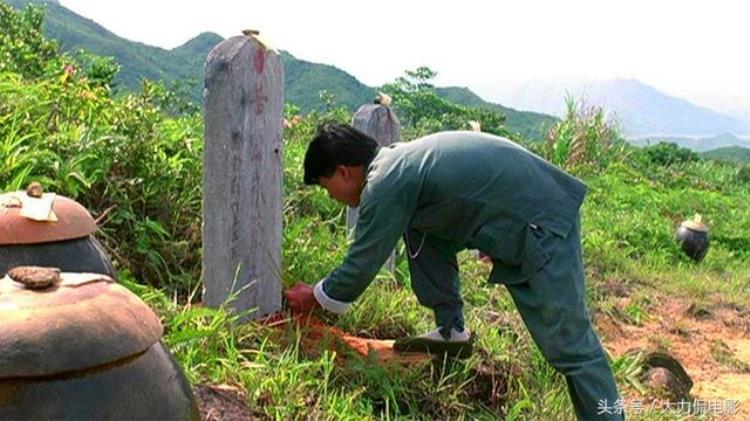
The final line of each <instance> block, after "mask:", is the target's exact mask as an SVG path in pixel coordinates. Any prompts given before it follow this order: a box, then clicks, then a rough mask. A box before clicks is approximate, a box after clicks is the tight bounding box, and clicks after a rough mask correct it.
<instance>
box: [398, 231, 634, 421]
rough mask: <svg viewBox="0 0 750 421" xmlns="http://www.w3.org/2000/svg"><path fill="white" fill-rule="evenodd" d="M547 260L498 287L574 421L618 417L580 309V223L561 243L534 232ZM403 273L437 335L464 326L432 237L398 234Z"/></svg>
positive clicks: (452, 273) (454, 272)
mask: <svg viewBox="0 0 750 421" xmlns="http://www.w3.org/2000/svg"><path fill="white" fill-rule="evenodd" d="M534 235H535V236H536V238H537V240H538V241H540V242H541V243H542V245H543V246H544V248H545V250H546V251H547V252H548V253H549V255H550V260H549V261H548V262H547V263H546V264H545V266H544V267H543V268H542V269H541V270H540V271H539V272H538V273H536V274H535V275H534V276H533V277H531V279H529V280H527V281H526V282H523V283H520V284H513V285H506V287H507V288H508V291H509V292H510V294H511V296H512V298H513V301H514V302H515V304H516V308H518V311H519V313H520V314H521V317H522V318H523V321H524V323H525V324H526V327H527V328H528V330H529V332H530V333H531V336H532V338H533V339H534V341H535V342H536V344H537V346H538V347H539V349H540V351H541V352H542V354H543V355H544V357H545V358H546V360H547V361H548V362H549V363H550V364H551V365H552V366H553V367H554V368H555V369H556V370H557V371H558V372H560V373H561V374H563V375H564V376H565V380H566V382H567V385H568V393H569V395H570V399H571V401H572V403H573V407H574V409H575V412H576V416H577V417H578V419H579V420H609V419H613V420H621V419H624V414H621V413H620V414H617V413H613V412H614V411H612V410H611V408H612V407H613V405H614V404H615V402H616V401H617V400H618V399H619V397H618V393H617V386H616V385H615V380H614V377H613V375H612V369H611V368H610V366H609V363H608V362H607V358H606V356H605V353H604V350H603V349H602V346H601V344H600V343H599V339H598V337H597V336H596V333H595V332H594V330H593V328H592V325H591V321H590V318H589V313H588V309H587V307H586V291H585V286H584V271H583V260H582V257H581V239H580V221H578V222H577V223H576V226H575V227H574V229H573V232H571V233H570V235H569V236H568V237H567V238H562V237H559V236H557V235H555V234H553V233H549V232H545V230H544V229H543V228H541V227H540V228H537V229H535V230H534ZM405 243H406V247H407V252H408V253H409V257H410V259H409V271H410V274H411V284H412V289H413V290H414V293H415V294H416V296H417V299H418V300H419V302H420V304H422V305H424V306H426V307H428V308H430V309H432V310H433V312H434V313H435V319H436V322H437V325H438V326H439V327H441V329H442V331H444V332H449V331H450V328H451V327H453V328H457V329H459V330H462V329H463V328H464V319H463V311H462V309H463V301H462V299H461V294H460V290H459V287H460V285H459V278H458V264H457V261H456V256H455V254H453V255H451V253H446V252H445V251H444V250H445V247H443V246H444V245H443V244H441V243H440V241H439V240H437V239H434V238H432V237H430V236H429V235H428V236H424V234H420V233H418V232H416V231H410V232H408V233H407V235H406V236H405Z"/></svg>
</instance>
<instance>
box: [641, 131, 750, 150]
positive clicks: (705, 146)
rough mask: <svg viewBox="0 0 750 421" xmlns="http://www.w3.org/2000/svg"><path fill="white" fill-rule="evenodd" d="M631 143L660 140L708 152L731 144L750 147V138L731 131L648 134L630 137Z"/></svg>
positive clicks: (648, 142) (642, 144) (645, 143)
mask: <svg viewBox="0 0 750 421" xmlns="http://www.w3.org/2000/svg"><path fill="white" fill-rule="evenodd" d="M629 141H630V143H633V144H634V145H638V146H645V145H654V144H657V143H659V142H670V143H676V144H678V145H680V146H682V147H684V148H689V149H692V150H694V151H696V152H706V151H710V150H713V149H718V148H725V147H729V146H739V147H746V148H750V140H748V139H742V138H739V137H737V136H734V135H732V134H730V133H724V134H721V135H718V136H709V137H672V136H646V137H640V138H632V139H629Z"/></svg>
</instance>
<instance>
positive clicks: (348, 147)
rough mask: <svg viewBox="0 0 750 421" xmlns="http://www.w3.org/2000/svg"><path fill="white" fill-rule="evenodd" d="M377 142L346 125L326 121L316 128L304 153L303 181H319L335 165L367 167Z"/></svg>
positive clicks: (334, 168)
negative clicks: (315, 132) (316, 131)
mask: <svg viewBox="0 0 750 421" xmlns="http://www.w3.org/2000/svg"><path fill="white" fill-rule="evenodd" d="M377 149H378V142H376V141H375V139H373V138H371V137H370V136H368V135H366V134H364V133H362V132H361V131H359V130H357V129H355V128H354V127H352V126H350V125H348V124H337V123H326V124H324V125H323V126H321V127H320V128H319V129H318V133H317V134H316V135H315V137H314V138H313V140H312V142H310V145H308V147H307V153H305V178H304V182H305V184H308V185H309V184H318V179H319V178H320V177H330V176H332V175H333V173H334V172H335V171H336V166H337V165H347V166H353V167H356V166H358V165H363V166H365V167H366V166H367V165H369V163H370V162H371V161H372V159H373V158H374V157H375V153H376V152H377Z"/></svg>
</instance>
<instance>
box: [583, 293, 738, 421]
mask: <svg viewBox="0 0 750 421" xmlns="http://www.w3.org/2000/svg"><path fill="white" fill-rule="evenodd" d="M653 302H656V303H660V304H659V305H657V306H653V307H651V308H649V309H648V314H649V318H648V319H647V320H646V321H644V322H643V323H642V324H641V325H632V324H628V323H625V322H623V321H620V320H617V319H616V318H614V317H611V316H609V315H598V317H597V318H596V320H595V322H596V325H597V330H598V331H599V334H600V335H601V337H602V342H603V343H604V346H605V348H607V350H608V351H609V352H610V353H611V354H612V355H613V356H620V355H624V354H626V353H629V352H632V351H633V350H636V349H641V350H652V351H663V352H666V353H669V354H670V355H671V356H673V357H674V358H675V359H677V360H678V361H679V362H680V363H681V364H682V365H683V366H684V368H685V370H686V371H687V373H688V375H689V376H690V378H691V379H692V381H693V382H694V387H693V388H692V390H691V391H690V395H691V396H692V398H693V399H694V400H695V401H704V402H714V404H720V405H722V406H726V407H729V406H732V407H733V411H734V415H733V416H734V417H737V418H736V419H750V370H747V369H746V368H747V367H748V366H750V332H748V329H747V326H748V323H750V314H748V312H747V311H745V309H744V308H738V307H732V306H724V305H715V306H703V305H701V306H698V305H696V304H695V303H692V302H690V301H689V300H687V299H678V298H667V297H654V300H653ZM623 304H625V303H623ZM633 394H634V396H624V397H623V398H624V399H625V400H626V401H628V400H629V399H637V398H641V396H637V392H633ZM646 398H648V397H646Z"/></svg>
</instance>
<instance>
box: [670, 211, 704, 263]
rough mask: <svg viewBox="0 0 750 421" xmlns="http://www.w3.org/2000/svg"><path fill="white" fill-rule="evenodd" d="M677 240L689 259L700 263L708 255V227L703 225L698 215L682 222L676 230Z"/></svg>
mask: <svg viewBox="0 0 750 421" xmlns="http://www.w3.org/2000/svg"><path fill="white" fill-rule="evenodd" d="M677 240H678V241H679V242H680V245H681V246H682V251H684V252H685V254H687V255H688V256H689V257H690V258H691V259H693V260H695V261H696V262H700V261H701V260H703V258H704V257H706V253H708V246H709V240H708V227H707V226H706V224H704V223H703V221H702V217H701V216H700V215H695V217H694V218H693V219H692V220H687V221H684V222H683V223H682V224H680V227H679V228H677Z"/></svg>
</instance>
